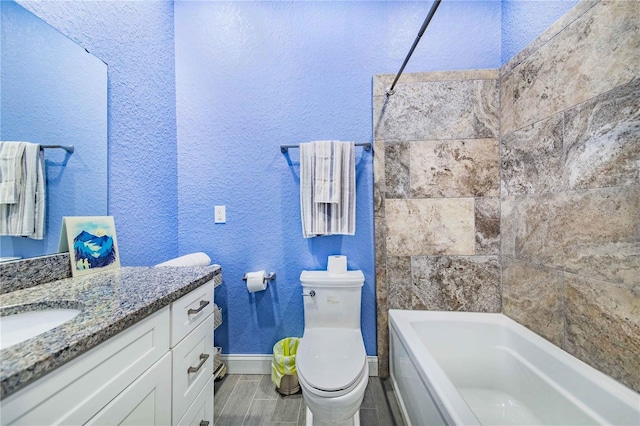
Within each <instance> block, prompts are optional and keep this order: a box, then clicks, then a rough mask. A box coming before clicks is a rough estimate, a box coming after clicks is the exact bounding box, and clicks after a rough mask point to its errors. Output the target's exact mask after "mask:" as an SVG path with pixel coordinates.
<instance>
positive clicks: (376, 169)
mask: <svg viewBox="0 0 640 426" xmlns="http://www.w3.org/2000/svg"><path fill="white" fill-rule="evenodd" d="M384 145H385V144H384V142H379V141H375V142H374V143H373V151H374V153H373V214H374V216H375V217H384V197H385V194H386V192H387V185H386V176H385V173H384V168H385V155H384Z"/></svg>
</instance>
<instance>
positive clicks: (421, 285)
mask: <svg viewBox="0 0 640 426" xmlns="http://www.w3.org/2000/svg"><path fill="white" fill-rule="evenodd" d="M411 271H412V282H413V286H414V288H413V291H414V294H415V296H416V300H417V302H418V303H419V304H420V308H423V307H425V308H426V309H430V310H438V311H468V312H500V311H501V301H500V293H501V289H500V263H499V259H498V256H469V257H466V256H465V257H457V256H437V257H427V256H416V257H412V258H411Z"/></svg>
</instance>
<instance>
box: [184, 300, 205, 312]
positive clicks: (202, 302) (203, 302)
mask: <svg viewBox="0 0 640 426" xmlns="http://www.w3.org/2000/svg"><path fill="white" fill-rule="evenodd" d="M208 304H209V301H208V300H201V301H200V307H199V308H198V309H189V310H188V311H187V315H193V314H197V313H198V312H200V311H201V310H203V309H204V307H205V306H207V305H208Z"/></svg>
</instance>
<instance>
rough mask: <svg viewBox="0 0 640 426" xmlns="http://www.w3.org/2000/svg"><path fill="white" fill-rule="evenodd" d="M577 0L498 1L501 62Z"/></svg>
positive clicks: (544, 28)
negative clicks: (500, 15)
mask: <svg viewBox="0 0 640 426" xmlns="http://www.w3.org/2000/svg"><path fill="white" fill-rule="evenodd" d="M578 1H579V0H546V1H545V0H535V1H534V0H502V64H505V63H506V62H507V61H508V60H509V59H511V58H512V57H513V56H514V55H515V54H516V53H518V52H519V51H521V50H522V49H523V48H524V47H525V46H526V45H527V44H529V43H530V42H532V41H533V40H534V39H535V38H536V37H538V36H539V35H540V34H541V33H542V32H543V31H544V30H546V29H547V28H548V27H549V26H550V25H551V24H553V23H554V22H555V21H557V20H558V19H559V18H560V17H561V16H562V15H564V14H565V13H566V12H567V11H568V10H569V9H571V8H572V7H573V6H575V4H576V3H578Z"/></svg>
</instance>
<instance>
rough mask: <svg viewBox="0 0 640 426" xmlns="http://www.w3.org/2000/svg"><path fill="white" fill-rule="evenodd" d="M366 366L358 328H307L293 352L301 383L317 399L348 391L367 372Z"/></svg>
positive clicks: (362, 343)
mask: <svg viewBox="0 0 640 426" xmlns="http://www.w3.org/2000/svg"><path fill="white" fill-rule="evenodd" d="M366 367H367V354H366V351H365V349H364V342H363V341H362V334H361V333H360V330H358V329H344V328H316V329H307V330H305V333H304V336H303V337H302V340H301V341H300V345H299V346H298V351H297V353H296V368H297V371H298V376H299V378H300V379H301V382H303V383H305V384H306V385H308V386H306V387H307V389H308V390H309V391H310V392H312V393H314V394H316V395H318V396H321V397H327V398H330V397H337V396H341V395H344V394H346V393H348V392H350V391H351V390H352V389H353V388H354V387H355V386H357V385H358V383H359V382H360V381H361V380H362V376H363V374H365V370H367V371H368V369H366ZM366 374H368V373H366Z"/></svg>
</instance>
